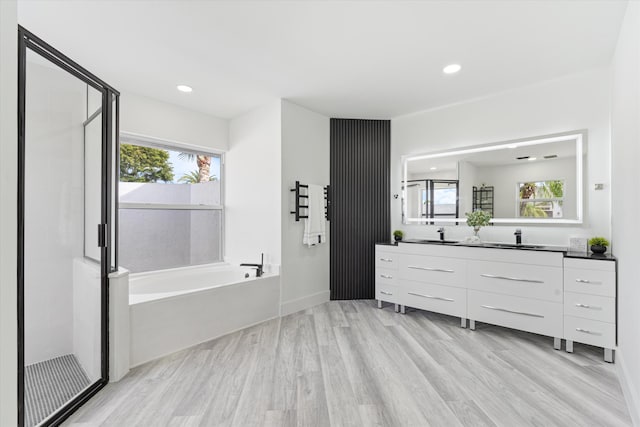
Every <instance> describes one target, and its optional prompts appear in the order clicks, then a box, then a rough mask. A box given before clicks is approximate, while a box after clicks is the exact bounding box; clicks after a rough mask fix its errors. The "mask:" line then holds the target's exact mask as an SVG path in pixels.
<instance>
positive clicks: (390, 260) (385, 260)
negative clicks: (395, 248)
mask: <svg viewBox="0 0 640 427" xmlns="http://www.w3.org/2000/svg"><path fill="white" fill-rule="evenodd" d="M380 261H382V262H393V260H392V259H391V258H380Z"/></svg>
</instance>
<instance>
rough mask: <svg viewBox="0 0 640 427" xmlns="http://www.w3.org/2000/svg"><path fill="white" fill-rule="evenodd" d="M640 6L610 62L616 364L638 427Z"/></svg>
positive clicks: (632, 6)
mask: <svg viewBox="0 0 640 427" xmlns="http://www.w3.org/2000/svg"><path fill="white" fill-rule="evenodd" d="M639 80H640V3H638V2H633V1H632V2H629V5H628V8H627V13H626V16H625V20H624V24H623V26H622V29H621V31H620V36H619V39H618V45H617V49H616V53H615V57H614V60H613V87H612V108H611V110H612V111H611V140H612V147H611V154H612V156H611V157H612V177H611V188H612V189H613V190H612V211H613V218H612V223H613V238H612V242H611V244H612V246H613V251H614V253H615V254H616V256H617V257H618V345H619V351H618V354H617V362H618V363H617V365H618V368H619V371H620V373H621V375H620V377H621V380H622V383H623V384H622V385H623V390H624V391H625V396H626V397H627V401H628V403H629V406H630V410H631V415H632V417H633V418H634V422H635V424H636V425H640V363H639V361H640V330H639V329H638V325H640V311H639V310H638V302H640V279H639V277H640V272H639V271H638V258H639V256H640V248H639V246H638V242H640V228H639V227H638V212H639V211H640V197H639V196H640V192H639V191H638V182H640V169H639V168H638V164H639V163H638V162H639V160H640V81H639Z"/></svg>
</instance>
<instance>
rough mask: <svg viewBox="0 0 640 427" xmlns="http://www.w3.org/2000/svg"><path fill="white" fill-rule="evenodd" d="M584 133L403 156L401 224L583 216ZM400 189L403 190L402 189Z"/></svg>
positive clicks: (565, 219) (566, 219) (552, 220)
mask: <svg viewBox="0 0 640 427" xmlns="http://www.w3.org/2000/svg"><path fill="white" fill-rule="evenodd" d="M584 135H585V133H584V132H576V133H572V134H563V135H556V136H550V137H540V138H535V139H527V140H520V141H514V142H508V143H501V144H494V145H488V146H478V147H470V148H465V149H462V150H456V151H452V152H445V153H434V154H425V155H421V156H413V157H406V158H405V160H404V173H405V180H406V181H407V183H408V185H407V186H406V191H403V195H404V196H405V197H406V200H405V201H404V203H403V215H404V220H405V223H425V222H429V221H427V219H428V218H434V219H435V221H436V222H438V221H441V222H464V214H465V213H466V212H472V211H474V210H483V211H486V212H489V213H490V214H491V216H492V218H494V221H493V222H496V223H500V222H503V223H534V222H547V223H578V222H581V221H582V165H583V162H584V159H583V157H584V151H583V146H582V140H583V136H584ZM403 190H404V189H403Z"/></svg>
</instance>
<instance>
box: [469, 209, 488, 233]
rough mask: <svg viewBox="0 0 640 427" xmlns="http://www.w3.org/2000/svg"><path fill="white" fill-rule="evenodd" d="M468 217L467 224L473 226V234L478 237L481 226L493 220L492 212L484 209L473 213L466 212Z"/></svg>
mask: <svg viewBox="0 0 640 427" xmlns="http://www.w3.org/2000/svg"><path fill="white" fill-rule="evenodd" d="M465 215H466V217H467V225H468V226H469V227H473V234H474V236H475V237H476V238H477V237H478V232H479V231H480V227H486V226H487V225H489V223H490V222H491V214H490V213H489V212H485V211H483V210H479V209H478V210H476V211H473V212H471V213H468V212H467V213H465Z"/></svg>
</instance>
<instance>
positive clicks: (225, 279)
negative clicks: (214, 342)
mask: <svg viewBox="0 0 640 427" xmlns="http://www.w3.org/2000/svg"><path fill="white" fill-rule="evenodd" d="M247 274H248V275H249V277H248V278H246V277H245V276H246V275H247ZM255 274H256V271H255V269H251V268H246V267H237V266H231V265H216V266H206V267H192V268H183V269H174V270H167V271H162V272H153V273H141V274H132V275H131V277H130V281H129V309H130V314H131V320H130V337H131V338H130V339H131V366H137V365H140V364H142V363H145V362H147V361H150V360H153V359H157V358H158V357H161V356H164V355H167V354H170V353H173V352H175V351H178V350H182V349H184V348H187V347H191V346H193V345H196V344H199V343H201V342H204V341H208V340H211V339H214V338H217V337H220V336H222V335H225V334H228V333H230V332H233V331H236V330H238V329H242V328H245V327H247V326H251V325H254V324H256V323H260V322H263V321H265V320H268V319H272V318H275V317H278V315H279V303H280V277H279V276H278V275H277V274H264V275H263V276H262V277H260V278H256V277H255Z"/></svg>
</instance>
